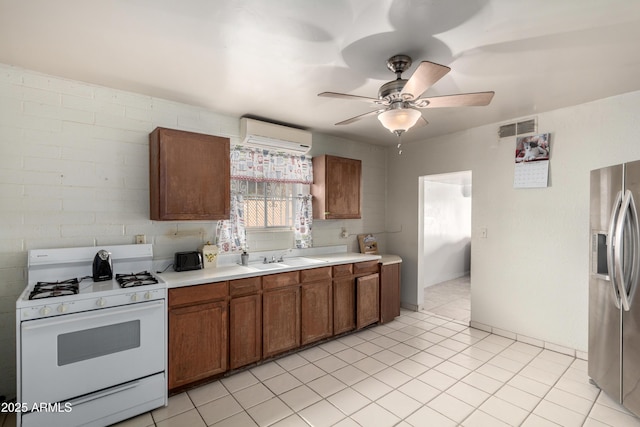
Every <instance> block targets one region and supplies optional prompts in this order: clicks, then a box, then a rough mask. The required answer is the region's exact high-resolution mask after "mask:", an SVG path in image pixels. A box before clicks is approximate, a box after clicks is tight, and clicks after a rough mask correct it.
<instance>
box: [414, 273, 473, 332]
mask: <svg viewBox="0 0 640 427" xmlns="http://www.w3.org/2000/svg"><path fill="white" fill-rule="evenodd" d="M470 285H471V280H470V277H469V276H463V277H459V278H457V279H453V280H448V281H446V282H442V283H437V284H435V285H432V286H429V287H426V288H424V309H425V310H427V311H429V312H431V313H435V314H439V315H441V316H444V317H447V318H450V319H455V320H461V321H463V322H466V323H467V324H468V323H469V320H471V286H470Z"/></svg>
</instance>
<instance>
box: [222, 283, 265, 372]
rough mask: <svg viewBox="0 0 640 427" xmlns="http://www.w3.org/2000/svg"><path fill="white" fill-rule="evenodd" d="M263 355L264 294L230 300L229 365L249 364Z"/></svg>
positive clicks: (237, 366)
mask: <svg viewBox="0 0 640 427" xmlns="http://www.w3.org/2000/svg"><path fill="white" fill-rule="evenodd" d="M261 357H262V295H261V294H256V295H247V296H244V297H240V298H233V299H231V301H230V302H229V367H230V368H231V369H236V368H239V367H240V366H244V365H248V364H250V363H254V362H257V361H259V360H260V358H261Z"/></svg>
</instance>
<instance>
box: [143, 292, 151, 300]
mask: <svg viewBox="0 0 640 427" xmlns="http://www.w3.org/2000/svg"><path fill="white" fill-rule="evenodd" d="M144 299H151V292H149V291H147V292H145V293H144Z"/></svg>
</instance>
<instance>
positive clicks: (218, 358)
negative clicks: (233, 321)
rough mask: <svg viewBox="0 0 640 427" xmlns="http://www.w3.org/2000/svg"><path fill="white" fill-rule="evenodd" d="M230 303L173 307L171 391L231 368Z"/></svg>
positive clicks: (171, 311)
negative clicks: (228, 362) (228, 364)
mask: <svg viewBox="0 0 640 427" xmlns="http://www.w3.org/2000/svg"><path fill="white" fill-rule="evenodd" d="M227 328H228V326H227V302H226V301H218V302H210V303H202V304H192V305H188V306H183V307H178V308H172V309H170V310H169V390H172V389H176V388H179V387H181V386H184V385H187V384H190V383H193V382H196V381H198V380H202V379H205V378H208V377H211V376H214V375H217V374H220V373H222V372H225V371H226V370H227Z"/></svg>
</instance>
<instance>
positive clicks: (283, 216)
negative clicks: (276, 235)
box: [236, 181, 309, 228]
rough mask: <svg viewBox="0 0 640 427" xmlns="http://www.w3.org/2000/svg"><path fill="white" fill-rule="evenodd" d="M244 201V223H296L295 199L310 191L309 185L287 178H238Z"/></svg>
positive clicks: (280, 225) (306, 194)
mask: <svg viewBox="0 0 640 427" xmlns="http://www.w3.org/2000/svg"><path fill="white" fill-rule="evenodd" d="M236 185H237V186H238V187H240V189H239V192H240V193H241V194H242V195H243V201H244V223H245V227H247V228H253V227H263V228H275V227H288V228H292V227H294V226H295V217H296V202H297V199H298V198H300V197H304V196H308V195H309V185H308V184H299V183H288V182H265V181H238V183H237V184H236Z"/></svg>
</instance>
